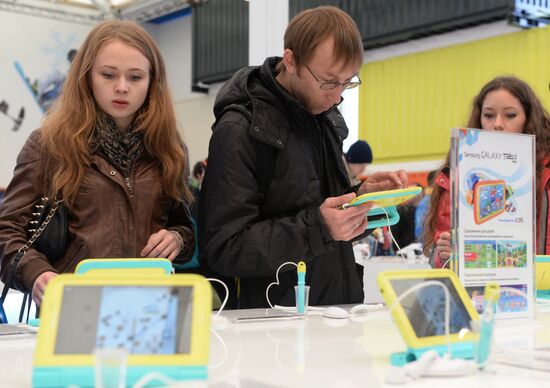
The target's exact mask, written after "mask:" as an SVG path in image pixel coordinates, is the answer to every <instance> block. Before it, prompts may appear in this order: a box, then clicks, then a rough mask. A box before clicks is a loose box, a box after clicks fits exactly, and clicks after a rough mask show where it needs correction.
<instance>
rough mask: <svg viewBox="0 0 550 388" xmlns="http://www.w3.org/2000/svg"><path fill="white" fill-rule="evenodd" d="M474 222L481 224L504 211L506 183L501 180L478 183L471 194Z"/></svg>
mask: <svg viewBox="0 0 550 388" xmlns="http://www.w3.org/2000/svg"><path fill="white" fill-rule="evenodd" d="M473 202H474V220H475V222H476V224H482V223H484V222H485V221H488V220H490V219H491V218H494V217H496V216H498V215H499V214H501V213H504V211H505V204H506V183H505V182H504V181H503V180H491V181H479V182H478V183H476V185H475V188H474V194H473Z"/></svg>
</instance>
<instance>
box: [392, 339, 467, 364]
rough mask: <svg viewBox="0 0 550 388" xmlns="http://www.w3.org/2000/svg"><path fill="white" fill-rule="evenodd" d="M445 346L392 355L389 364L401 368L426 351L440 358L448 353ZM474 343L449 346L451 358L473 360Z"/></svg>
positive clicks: (456, 343) (409, 350) (457, 343)
mask: <svg viewBox="0 0 550 388" xmlns="http://www.w3.org/2000/svg"><path fill="white" fill-rule="evenodd" d="M448 349H449V348H448V346H447V345H436V346H428V347H425V348H416V349H415V348H409V349H408V350H407V351H405V352H397V353H392V354H391V355H390V364H391V365H394V366H403V365H405V364H408V363H409V362H411V361H416V360H418V359H419V358H420V357H421V356H422V355H423V354H424V353H426V352H427V351H428V350H435V351H436V352H437V353H438V354H439V355H440V356H442V355H444V354H445V353H447V351H448ZM474 349H475V343H474V342H473V341H464V342H455V343H452V344H451V351H452V358H463V359H465V360H472V359H474V355H475V353H474Z"/></svg>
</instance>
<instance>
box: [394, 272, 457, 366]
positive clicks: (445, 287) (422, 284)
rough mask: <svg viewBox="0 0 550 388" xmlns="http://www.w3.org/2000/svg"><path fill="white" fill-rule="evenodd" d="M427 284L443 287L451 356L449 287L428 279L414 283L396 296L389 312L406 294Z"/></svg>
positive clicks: (427, 285) (448, 345)
mask: <svg viewBox="0 0 550 388" xmlns="http://www.w3.org/2000/svg"><path fill="white" fill-rule="evenodd" d="M429 286H437V287H441V288H443V292H444V293H445V338H446V339H447V353H448V355H449V356H451V352H452V349H451V334H450V321H451V294H450V293H449V289H448V288H447V286H446V285H445V284H444V283H443V282H440V281H438V280H428V281H425V282H423V283H418V284H415V285H414V286H412V287H410V288H408V289H407V290H406V291H405V292H404V293H402V294H401V295H399V296H398V298H397V299H396V300H395V301H394V302H393V303H392V304H391V306H390V308H389V310H390V312H392V311H393V309H394V308H395V307H396V306H397V304H398V303H399V302H401V300H403V299H404V298H405V297H407V296H408V295H410V294H412V293H413V292H415V291H418V290H420V289H422V288H425V287H429Z"/></svg>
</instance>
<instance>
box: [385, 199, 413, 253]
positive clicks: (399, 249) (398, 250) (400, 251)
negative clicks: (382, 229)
mask: <svg viewBox="0 0 550 388" xmlns="http://www.w3.org/2000/svg"><path fill="white" fill-rule="evenodd" d="M380 209H382V211H383V212H384V214H386V220H387V221H388V232H389V233H390V237H391V239H392V241H393V243H394V244H395V246H396V247H397V254H398V255H399V256H401V258H402V259H403V261H404V262H405V263H406V262H407V259H406V257H405V255H404V254H403V251H402V250H401V247H400V246H399V244H398V243H397V241H395V237H393V233H392V231H391V225H390V215H389V214H388V212H387V211H386V209H384V208H383V207H381V208H380Z"/></svg>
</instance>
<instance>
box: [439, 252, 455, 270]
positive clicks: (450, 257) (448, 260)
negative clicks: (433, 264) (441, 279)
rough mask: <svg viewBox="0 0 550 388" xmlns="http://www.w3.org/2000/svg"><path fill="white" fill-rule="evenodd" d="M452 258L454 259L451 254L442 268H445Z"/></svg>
mask: <svg viewBox="0 0 550 388" xmlns="http://www.w3.org/2000/svg"><path fill="white" fill-rule="evenodd" d="M452 259H453V255H450V256H449V258H448V259H447V260H446V261H445V263H443V265H442V266H441V269H443V268H445V267H446V266H447V264H449V262H450V261H451V260H452Z"/></svg>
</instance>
